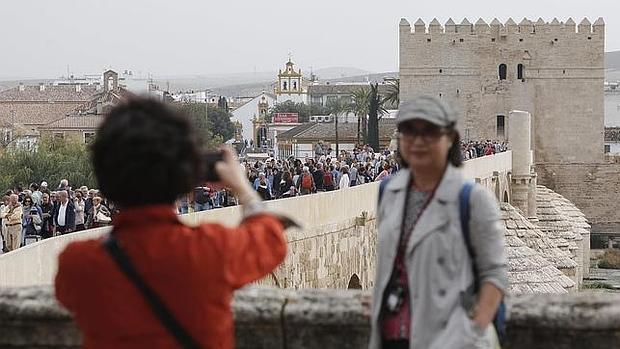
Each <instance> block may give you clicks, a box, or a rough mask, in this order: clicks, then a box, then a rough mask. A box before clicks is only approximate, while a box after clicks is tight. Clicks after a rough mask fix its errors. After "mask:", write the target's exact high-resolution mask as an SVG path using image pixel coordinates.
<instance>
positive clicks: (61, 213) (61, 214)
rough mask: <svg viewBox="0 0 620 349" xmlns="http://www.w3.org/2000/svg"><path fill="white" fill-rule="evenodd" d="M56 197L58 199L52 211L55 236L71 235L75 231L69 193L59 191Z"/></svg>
mask: <svg viewBox="0 0 620 349" xmlns="http://www.w3.org/2000/svg"><path fill="white" fill-rule="evenodd" d="M62 184H63V182H62V181H61V185H62ZM66 187H67V186H65V188H66ZM56 195H57V197H58V206H57V207H56V210H55V211H54V227H56V235H64V234H68V233H71V232H73V231H75V205H74V204H73V202H72V201H71V200H69V193H68V192H67V191H66V190H60V191H58V192H56Z"/></svg>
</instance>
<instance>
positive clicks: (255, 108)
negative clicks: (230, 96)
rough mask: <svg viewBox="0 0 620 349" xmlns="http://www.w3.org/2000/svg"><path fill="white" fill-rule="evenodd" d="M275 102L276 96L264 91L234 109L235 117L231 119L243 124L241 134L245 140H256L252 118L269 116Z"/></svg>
mask: <svg viewBox="0 0 620 349" xmlns="http://www.w3.org/2000/svg"><path fill="white" fill-rule="evenodd" d="M275 103H276V98H274V96H272V95H270V94H267V93H265V92H263V93H261V94H260V95H258V96H256V97H254V98H252V99H250V100H249V101H247V102H246V103H244V104H243V105H241V106H239V107H238V108H236V109H235V110H233V111H232V114H233V117H232V118H230V120H231V121H232V122H239V123H240V124H241V127H242V131H241V134H242V136H243V139H244V140H248V141H249V140H251V139H252V140H254V141H255V137H254V125H253V123H252V120H253V119H254V118H257V117H262V118H264V117H265V116H267V112H268V111H269V108H271V107H273V105H274V104H275Z"/></svg>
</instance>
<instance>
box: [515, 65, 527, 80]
mask: <svg viewBox="0 0 620 349" xmlns="http://www.w3.org/2000/svg"><path fill="white" fill-rule="evenodd" d="M524 69H525V67H524V66H523V64H519V65H517V79H519V80H522V81H525V75H524Z"/></svg>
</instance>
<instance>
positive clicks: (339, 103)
mask: <svg viewBox="0 0 620 349" xmlns="http://www.w3.org/2000/svg"><path fill="white" fill-rule="evenodd" d="M327 108H328V109H329V114H330V115H333V116H334V131H335V133H336V156H339V154H340V144H339V141H340V140H339V139H338V117H339V116H340V115H343V114H346V113H347V112H348V110H349V108H350V107H349V104H347V103H345V102H344V100H343V99H341V98H336V99H333V100H330V101H329V103H328V104H327Z"/></svg>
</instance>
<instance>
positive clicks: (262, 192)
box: [256, 178, 271, 200]
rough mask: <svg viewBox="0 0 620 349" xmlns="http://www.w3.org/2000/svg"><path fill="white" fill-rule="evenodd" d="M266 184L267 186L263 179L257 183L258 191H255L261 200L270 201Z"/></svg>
mask: <svg viewBox="0 0 620 349" xmlns="http://www.w3.org/2000/svg"><path fill="white" fill-rule="evenodd" d="M267 184H268V183H267V180H266V179H264V178H263V179H262V180H261V181H260V182H259V183H258V189H256V191H257V192H258V195H259V196H260V197H261V199H263V200H271V193H270V192H269V186H268V185H267Z"/></svg>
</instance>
